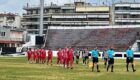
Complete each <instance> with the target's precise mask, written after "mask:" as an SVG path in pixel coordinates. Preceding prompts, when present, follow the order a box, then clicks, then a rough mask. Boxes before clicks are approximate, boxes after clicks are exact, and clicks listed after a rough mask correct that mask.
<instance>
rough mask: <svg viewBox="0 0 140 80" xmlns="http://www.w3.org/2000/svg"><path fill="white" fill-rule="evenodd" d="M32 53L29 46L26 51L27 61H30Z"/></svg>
mask: <svg viewBox="0 0 140 80" xmlns="http://www.w3.org/2000/svg"><path fill="white" fill-rule="evenodd" d="M32 54H33V52H32V49H31V48H29V50H28V51H27V58H28V62H29V63H32Z"/></svg>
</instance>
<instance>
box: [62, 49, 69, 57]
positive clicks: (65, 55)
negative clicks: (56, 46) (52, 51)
mask: <svg viewBox="0 0 140 80" xmlns="http://www.w3.org/2000/svg"><path fill="white" fill-rule="evenodd" d="M63 58H68V49H63Z"/></svg>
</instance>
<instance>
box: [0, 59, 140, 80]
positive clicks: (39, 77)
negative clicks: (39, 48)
mask: <svg viewBox="0 0 140 80" xmlns="http://www.w3.org/2000/svg"><path fill="white" fill-rule="evenodd" d="M135 61H136V66H135V67H136V69H137V71H136V72H132V69H131V67H129V70H130V71H129V72H126V68H125V60H115V69H114V72H113V73H112V72H110V71H109V72H106V69H105V68H104V66H103V60H101V59H100V70H101V72H100V73H97V72H96V71H95V72H91V69H90V68H88V67H86V66H83V65H82V61H80V64H79V65H75V64H74V69H73V70H70V69H63V68H61V67H58V66H57V65H56V64H55V63H56V59H55V60H54V61H53V63H54V64H53V66H50V65H46V64H28V63H27V61H26V58H24V57H22V58H13V57H0V80H140V71H139V67H140V61H139V60H135Z"/></svg>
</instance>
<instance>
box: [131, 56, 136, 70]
mask: <svg viewBox="0 0 140 80" xmlns="http://www.w3.org/2000/svg"><path fill="white" fill-rule="evenodd" d="M133 61H134V58H130V62H131V66H132V70H133V72H135V71H136V70H135V68H134V64H133Z"/></svg>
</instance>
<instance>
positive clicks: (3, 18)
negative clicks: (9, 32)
mask: <svg viewBox="0 0 140 80" xmlns="http://www.w3.org/2000/svg"><path fill="white" fill-rule="evenodd" d="M0 26H12V27H18V28H20V27H21V17H20V16H19V15H17V14H13V13H0Z"/></svg>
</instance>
